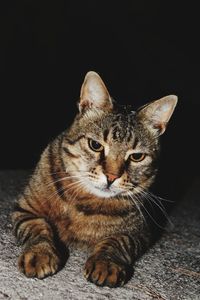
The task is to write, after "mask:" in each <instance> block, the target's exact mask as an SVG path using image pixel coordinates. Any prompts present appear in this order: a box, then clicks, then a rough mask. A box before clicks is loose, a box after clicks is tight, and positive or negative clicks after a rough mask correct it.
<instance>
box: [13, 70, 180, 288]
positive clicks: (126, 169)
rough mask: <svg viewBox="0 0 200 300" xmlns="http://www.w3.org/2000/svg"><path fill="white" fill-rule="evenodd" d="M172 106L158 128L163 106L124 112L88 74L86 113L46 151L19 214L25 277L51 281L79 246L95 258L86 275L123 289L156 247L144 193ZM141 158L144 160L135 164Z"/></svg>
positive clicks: (17, 228)
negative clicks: (141, 260) (151, 247)
mask: <svg viewBox="0 0 200 300" xmlns="http://www.w3.org/2000/svg"><path fill="white" fill-rule="evenodd" d="M161 100H162V99H161ZM169 102H170V100H169V99H166V100H165V101H164V104H163V103H161V106H163V105H164V106H165V115H164V117H163V116H162V117H160V119H159V120H157V119H156V124H153V125H152V122H155V117H154V119H153V121H150V120H149V119H148V118H150V117H151V115H150V114H152V112H154V110H153V109H154V106H156V107H157V104H158V103H157V101H156V102H155V103H153V104H150V106H151V109H150V112H151V113H150V112H149V111H148V109H147V107H146V106H145V107H144V110H145V112H144V111H143V109H141V110H139V111H138V112H133V111H130V110H128V108H126V109H117V108H116V107H114V106H113V103H112V101H111V98H110V96H109V94H108V91H107V89H106V87H105V85H104V84H103V82H102V80H101V78H100V77H99V76H98V75H97V74H96V73H94V72H89V73H88V74H87V75H86V78H85V81H84V83H83V86H82V89H81V99H80V103H79V110H80V112H79V114H78V115H77V117H76V118H75V120H74V122H73V124H72V125H71V127H70V128H69V129H68V130H66V131H65V132H63V133H62V134H61V135H59V136H58V137H57V138H56V139H55V140H54V141H53V142H51V143H50V144H49V145H48V146H47V148H46V149H45V150H44V152H43V154H42V155H41V159H40V161H39V162H38V165H37V167H36V169H35V171H34V173H33V175H32V177H31V179H30V181H29V184H28V185H27V186H26V188H25V190H24V192H23V194H22V195H21V196H20V198H19V200H18V202H17V203H16V207H15V210H14V212H13V214H12V220H13V230H14V234H15V236H16V238H17V240H18V242H19V243H20V244H21V245H22V247H23V252H22V254H21V256H20V257H19V261H18V265H19V269H20V271H21V272H23V273H24V274H25V275H26V276H28V277H38V278H44V277H46V276H48V275H52V274H54V273H55V272H57V271H58V270H59V268H60V267H61V266H62V263H63V261H64V259H65V257H66V253H67V248H68V246H70V245H77V246H86V247H88V248H89V249H90V252H91V255H90V257H89V258H88V260H87V262H86V265H85V271H84V272H85V277H86V278H87V279H88V280H90V281H92V282H94V283H95V284H97V285H101V286H103V285H107V286H110V287H116V286H120V285H123V284H124V283H125V282H126V281H127V280H128V279H129V278H130V275H131V270H132V265H133V263H134V261H135V259H136V258H137V257H139V256H140V255H141V253H142V252H143V251H144V250H145V249H147V247H148V245H149V244H150V241H151V238H150V230H149V227H148V226H147V223H146V221H145V219H144V217H143V215H142V214H141V212H142V205H144V204H143V199H142V195H143V194H144V193H145V191H147V190H148V188H149V187H150V186H151V184H152V182H153V181H154V178H155V175H156V170H157V168H156V161H157V157H158V153H159V135H160V132H161V131H159V128H161V130H162V131H163V128H164V127H163V126H166V123H167V121H168V119H169V118H170V116H169V114H172V110H173V108H174V107H175V104H174V100H173V99H172V100H171V102H170V103H171V106H170V105H169V110H170V109H171V110H170V111H169V113H168V115H167V116H166V110H167V108H168V106H167V105H168V104H169ZM156 109H157V108H156ZM159 109H160V110H161V108H160V106H159ZM159 114H160V115H161V114H162V110H161V112H160V111H159ZM149 115H150V117H149ZM157 115H158V109H157V111H156V117H157ZM167 118H168V119H167ZM154 125H155V126H154ZM93 147H94V148H93ZM99 149H103V150H101V151H99ZM140 153H144V154H145V155H144V159H142V161H134V155H135V154H137V155H136V158H137V157H138V156H139V157H140ZM63 246H64V247H65V248H63ZM63 249H65V251H63Z"/></svg>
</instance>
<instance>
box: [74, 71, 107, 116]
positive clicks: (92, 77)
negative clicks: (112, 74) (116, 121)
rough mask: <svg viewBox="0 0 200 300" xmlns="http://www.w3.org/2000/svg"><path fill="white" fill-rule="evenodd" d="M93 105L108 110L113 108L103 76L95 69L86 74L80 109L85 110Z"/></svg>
mask: <svg viewBox="0 0 200 300" xmlns="http://www.w3.org/2000/svg"><path fill="white" fill-rule="evenodd" d="M92 107H94V108H100V109H103V110H106V111H111V110H112V109H113V104H112V99H111V97H110V95H109V92H108V90H107V88H106V86H105V84H104V82H103V80H102V79H101V77H100V76H99V75H98V74H97V73H96V72H94V71H90V72H88V73H87V74H86V76H85V79H84V82H83V84H82V87H81V93H80V102H79V111H80V112H85V111H86V110H87V109H90V108H92Z"/></svg>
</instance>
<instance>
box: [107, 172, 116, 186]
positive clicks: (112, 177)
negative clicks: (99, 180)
mask: <svg viewBox="0 0 200 300" xmlns="http://www.w3.org/2000/svg"><path fill="white" fill-rule="evenodd" d="M106 177H107V181H108V186H110V185H111V184H112V183H113V182H114V181H115V179H117V178H118V177H119V176H118V175H116V174H112V173H107V174H106Z"/></svg>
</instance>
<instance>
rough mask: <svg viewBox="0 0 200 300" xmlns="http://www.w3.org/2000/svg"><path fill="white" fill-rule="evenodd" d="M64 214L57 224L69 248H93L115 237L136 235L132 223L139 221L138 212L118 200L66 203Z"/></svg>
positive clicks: (90, 200)
mask: <svg viewBox="0 0 200 300" xmlns="http://www.w3.org/2000/svg"><path fill="white" fill-rule="evenodd" d="M62 210H63V213H62V217H58V218H57V220H55V221H56V224H57V228H58V230H59V233H60V236H61V237H62V240H63V241H64V242H65V243H67V244H68V243H69V244H71V243H72V244H73V242H75V243H77V242H78V243H79V244H87V245H88V246H90V245H91V246H92V245H93V244H95V243H96V242H97V241H99V240H101V239H102V238H106V237H108V236H111V235H113V234H116V233H123V232H127V230H128V231H129V230H132V231H134V228H133V224H134V222H133V219H134V218H135V219H136V218H138V214H137V211H136V209H135V208H134V207H133V206H132V205H131V204H130V203H129V202H128V201H127V203H126V200H124V201H123V200H119V199H104V200H102V199H97V198H93V199H89V200H88V199H85V201H84V200H82V201H77V203H73V205H70V204H68V203H66V204H65V205H64V206H63V207H62ZM137 224H138V223H137Z"/></svg>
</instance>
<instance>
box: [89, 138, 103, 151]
mask: <svg viewBox="0 0 200 300" xmlns="http://www.w3.org/2000/svg"><path fill="white" fill-rule="evenodd" d="M89 146H90V148H91V149H92V150H94V151H102V150H103V146H102V145H101V144H100V143H99V142H97V141H95V140H92V139H89Z"/></svg>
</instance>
